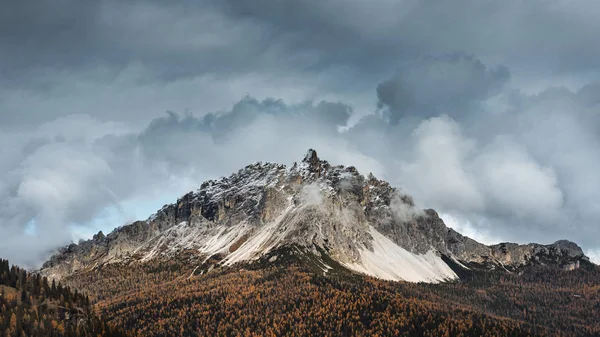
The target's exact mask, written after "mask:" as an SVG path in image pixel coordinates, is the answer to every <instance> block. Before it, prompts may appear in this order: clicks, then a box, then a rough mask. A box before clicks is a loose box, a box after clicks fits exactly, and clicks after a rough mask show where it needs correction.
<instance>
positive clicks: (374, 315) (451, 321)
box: [67, 260, 600, 336]
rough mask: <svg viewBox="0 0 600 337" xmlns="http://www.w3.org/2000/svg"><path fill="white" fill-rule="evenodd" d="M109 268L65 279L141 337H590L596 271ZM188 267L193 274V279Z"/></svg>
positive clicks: (597, 308) (164, 264)
mask: <svg viewBox="0 0 600 337" xmlns="http://www.w3.org/2000/svg"><path fill="white" fill-rule="evenodd" d="M280 262H281V263H272V264H266V265H264V264H247V265H244V266H243V267H239V266H238V267H232V268H226V269H214V270H211V271H210V272H209V271H208V269H203V268H199V269H196V268H195V267H193V266H190V265H186V264H185V263H183V262H182V261H179V262H177V261H176V260H175V261H173V260H170V261H169V260H162V261H161V260H156V261H152V262H150V263H147V264H131V265H119V264H114V265H107V266H104V267H103V268H100V269H98V270H96V271H94V272H87V273H82V274H78V275H75V276H74V277H71V278H70V279H68V280H67V282H69V283H70V284H73V285H76V286H77V287H82V288H84V289H86V290H87V291H89V292H90V294H92V295H93V296H94V297H96V298H98V300H99V302H98V306H99V310H100V311H101V312H102V315H104V316H105V317H106V318H107V319H108V320H109V322H111V323H114V324H115V325H117V326H122V327H124V328H126V329H128V330H130V331H131V333H135V334H137V335H140V336H175V335H176V336H378V335H379V336H482V335H483V336H537V335H551V336H595V335H600V321H599V320H598V319H597V318H598V317H600V281H599V280H600V272H599V270H598V267H597V266H593V265H591V264H589V265H586V266H583V267H582V268H580V269H578V270H575V271H564V270H560V269H558V268H542V267H540V268H539V269H532V270H531V271H529V272H528V273H525V274H523V275H518V274H510V273H505V272H490V271H486V272H476V271H471V272H468V273H467V274H465V275H463V277H464V279H465V281H462V282H450V283H446V284H437V285H435V284H434V285H431V284H414V283H406V282H387V281H382V280H378V279H375V278H368V277H363V276H358V275H352V274H344V273H335V270H332V271H330V272H328V273H323V272H321V273H316V272H315V271H314V270H311V269H310V268H307V266H306V264H303V263H300V262H298V261H280ZM194 270H195V272H194Z"/></svg>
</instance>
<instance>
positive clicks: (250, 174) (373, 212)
mask: <svg viewBox="0 0 600 337" xmlns="http://www.w3.org/2000/svg"><path fill="white" fill-rule="evenodd" d="M286 245H298V246H300V247H306V248H307V249H308V250H309V251H311V252H312V253H314V254H316V255H318V254H320V250H323V251H325V252H327V254H329V255H330V256H331V258H332V259H333V260H335V261H337V262H339V263H340V264H341V265H342V266H344V267H345V268H348V269H349V270H352V271H354V272H358V273H363V274H367V275H370V276H375V277H378V278H382V279H388V280H405V281H414V282H443V281H449V280H455V279H458V278H459V277H458V273H457V271H456V270H454V269H456V268H457V267H456V266H458V268H464V269H465V270H468V269H470V268H487V269H496V268H499V269H505V270H507V271H510V272H512V271H517V270H520V269H523V268H525V267H526V266H528V265H531V264H551V265H557V266H559V267H561V268H565V269H575V268H578V267H579V265H580V262H581V261H589V259H588V258H587V257H586V256H585V255H584V254H583V251H582V250H581V248H580V247H579V246H578V245H577V244H575V243H573V242H571V241H567V240H559V241H557V242H555V243H553V244H550V245H540V244H535V243H530V244H525V245H519V244H514V243H500V244H496V245H490V246H486V245H483V244H481V243H479V242H477V241H475V240H473V239H471V238H468V237H466V236H463V235H461V234H460V233H458V232H456V231H454V230H453V229H451V228H448V227H447V226H446V225H445V224H444V222H443V220H442V219H441V218H440V217H439V216H438V214H437V212H435V211H434V210H419V209H417V208H416V207H415V205H414V202H413V200H412V198H411V197H410V196H409V195H406V194H404V193H402V192H401V191H400V190H398V189H396V188H393V187H392V186H390V184H389V183H387V182H386V181H383V180H379V179H377V178H375V177H374V176H373V175H372V174H369V175H368V176H366V177H365V176H363V175H361V174H360V173H359V172H358V171H357V170H356V168H355V167H353V166H348V167H345V166H342V165H337V166H333V165H331V164H329V163H328V162H327V161H325V160H321V159H320V158H319V157H318V155H317V152H316V151H315V150H312V149H311V150H309V151H308V152H307V153H306V155H305V157H304V159H303V160H302V161H301V162H299V163H294V164H293V165H291V166H289V167H288V166H286V165H282V164H276V163H262V162H257V163H254V164H251V165H248V166H246V167H245V168H243V169H240V170H239V171H238V172H236V173H234V174H232V175H230V176H229V177H222V178H220V179H216V180H209V181H206V182H204V183H203V184H202V185H201V186H200V188H199V189H198V190H196V191H193V192H189V193H187V194H185V195H183V196H182V197H181V198H179V199H178V200H177V202H176V203H173V204H167V205H164V206H163V207H162V208H161V209H160V210H159V211H157V212H156V213H155V214H153V215H152V216H150V217H149V218H148V219H147V220H144V221H136V222H133V223H131V224H129V225H126V226H122V227H119V228H117V229H115V230H113V231H112V232H111V233H110V234H108V235H104V234H103V233H102V232H99V233H98V234H96V235H94V237H93V238H92V239H91V240H87V241H84V242H82V243H80V244H71V245H69V246H67V247H64V248H62V249H61V250H60V251H59V252H58V253H57V254H55V255H53V256H52V257H51V258H50V260H48V261H47V262H46V263H44V265H43V266H42V269H41V270H40V272H41V273H42V274H44V275H47V276H49V277H54V278H58V279H60V278H62V277H65V276H68V275H70V274H72V273H75V272H78V271H80V270H89V269H93V268H96V267H98V266H101V265H103V264H108V263H115V262H125V263H131V262H145V261H148V260H151V259H154V258H157V257H160V256H167V257H168V256H176V255H181V254H185V255H186V256H189V257H190V258H191V259H192V260H193V263H200V262H202V263H204V262H206V261H207V260H209V259H211V258H214V259H215V260H217V261H219V262H218V265H221V266H230V265H233V264H235V263H237V262H241V261H252V260H256V259H258V258H260V257H261V256H264V255H265V254H266V253H268V252H269V251H271V250H273V249H276V248H278V247H282V246H286ZM445 259H446V260H448V261H452V262H453V263H450V264H452V265H453V266H450V265H449V264H448V263H447V262H444V260H445ZM453 268H454V269H453ZM324 269H326V267H325V268H324ZM324 272H327V271H326V270H325V271H324Z"/></svg>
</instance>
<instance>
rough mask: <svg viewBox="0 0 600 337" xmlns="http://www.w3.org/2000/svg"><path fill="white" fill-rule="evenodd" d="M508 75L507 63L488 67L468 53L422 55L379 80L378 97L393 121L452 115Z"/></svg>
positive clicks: (484, 95)
mask: <svg viewBox="0 0 600 337" xmlns="http://www.w3.org/2000/svg"><path fill="white" fill-rule="evenodd" d="M509 78H510V73H509V71H508V69H507V68H506V67H504V66H499V67H496V68H488V67H486V66H485V65H484V64H483V63H481V61H480V60H478V59H476V58H474V57H473V56H469V55H462V54H453V55H448V56H444V57H424V58H422V59H419V60H418V61H416V62H412V63H409V64H406V65H405V66H403V67H402V68H400V70H399V71H398V72H397V74H396V75H395V76H393V77H392V78H390V79H388V80H386V81H384V82H383V83H381V84H379V86H377V97H378V98H379V103H380V105H381V106H382V107H385V108H386V109H387V114H388V115H389V118H390V122H391V123H393V124H395V123H397V122H398V121H399V120H400V119H401V118H402V117H405V116H410V115H416V116H418V117H421V118H429V117H433V116H438V115H440V114H448V115H451V116H452V115H454V114H461V113H467V111H469V110H472V109H469V108H470V106H471V105H473V104H476V103H477V102H479V101H481V100H484V99H486V98H488V97H489V96H490V95H492V94H493V93H495V92H498V91H499V89H501V88H502V86H503V85H504V84H505V83H506V82H507V81H508V79H509Z"/></svg>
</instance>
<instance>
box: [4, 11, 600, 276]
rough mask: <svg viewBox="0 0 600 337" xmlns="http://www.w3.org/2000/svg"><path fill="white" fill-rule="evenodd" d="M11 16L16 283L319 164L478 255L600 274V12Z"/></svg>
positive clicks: (10, 229)
mask: <svg viewBox="0 0 600 337" xmlns="http://www.w3.org/2000/svg"><path fill="white" fill-rule="evenodd" d="M0 1H1V0H0ZM2 8H3V10H2V11H1V12H0V53H1V54H2V57H0V74H1V76H0V88H1V89H2V90H0V141H1V144H3V145H2V146H1V147H0V175H1V176H2V178H1V179H0V231H1V233H2V239H1V240H0V256H3V257H7V258H10V259H12V260H14V261H15V262H17V263H22V264H25V265H28V266H35V265H36V264H37V263H39V262H40V261H41V260H43V259H44V258H45V255H46V254H47V253H48V252H49V251H51V250H52V249H53V248H55V247H56V246H58V245H61V244H64V243H67V242H68V241H69V240H71V239H72V238H73V237H77V236H79V235H82V233H83V235H87V234H88V233H91V232H93V231H96V230H98V229H103V230H107V229H111V228H114V227H116V226H118V225H122V224H123V223H124V222H126V221H131V220H134V219H135V218H136V217H146V216H148V215H150V213H151V212H152V211H154V210H155V209H157V208H159V207H160V206H162V203H164V202H169V201H173V200H174V199H175V198H176V197H177V196H178V195H181V194H183V193H185V192H187V191H188V190H190V189H193V188H196V187H197V186H199V185H200V183H201V182H202V181H203V180H204V179H207V178H214V177H217V176H220V175H227V174H229V173H230V172H232V171H236V170H237V169H239V168H240V167H242V166H244V165H245V164H247V163H250V162H254V161H257V160H270V161H278V162H283V163H291V162H292V161H294V160H299V159H300V158H301V156H302V154H303V153H304V151H305V150H306V149H307V148H309V147H314V148H316V149H317V150H319V152H320V154H321V155H322V156H323V157H325V158H326V159H328V160H330V161H331V162H334V163H340V164H347V165H355V166H357V167H358V168H359V169H360V170H361V171H363V173H368V171H372V172H373V173H375V174H376V175H378V176H381V177H383V178H385V179H388V180H389V181H390V182H391V183H392V184H394V185H395V186H397V187H400V188H402V189H404V190H406V191H407V192H408V193H410V194H412V195H413V196H414V197H415V200H416V201H417V203H418V204H419V205H421V206H422V207H431V208H436V209H437V210H439V211H440V212H442V213H443V214H445V215H446V216H447V217H448V218H449V219H450V218H451V219H452V223H453V225H455V226H456V227H458V228H464V229H465V230H467V231H468V232H469V233H472V235H474V236H475V237H476V238H478V237H479V238H486V240H487V241H517V242H529V241H539V242H542V243H547V242H552V241H554V240H557V239H562V238H566V239H571V240H574V241H576V242H578V243H579V244H581V245H582V246H583V247H584V249H585V250H586V251H587V252H588V253H589V254H592V255H593V254H599V252H600V244H599V243H598V242H597V240H596V239H595V238H597V237H600V223H599V220H598V219H600V192H599V191H600V178H599V177H600V176H599V175H598V174H597V172H599V171H600V35H598V34H597V32H598V31H600V22H599V21H598V20H597V19H596V18H597V13H600V3H598V2H597V1H594V0H582V1H577V2H571V1H542V0H532V1H520V0H507V1H502V2H492V1H475V0H459V1H454V2H447V1H442V0H428V1H420V0H395V1H391V0H377V1H371V2H365V1H354V0H352V1H341V0H327V1H295V2H285V1H271V0H261V1H252V2H239V1H213V0H208V1H197V2H193V1H180V2H163V1H153V0H148V1H139V0H132V1H113V0H106V1H94V2H89V1H73V0H58V1H52V2H49V1H44V0H34V1H28V2H23V1H2ZM167 111H172V112H169V113H166V112H167ZM171 199H172V200H171Z"/></svg>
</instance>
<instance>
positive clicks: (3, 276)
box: [0, 260, 127, 337]
mask: <svg viewBox="0 0 600 337" xmlns="http://www.w3.org/2000/svg"><path fill="white" fill-rule="evenodd" d="M92 309H93V308H92V306H91V304H90V299H89V297H88V296H87V295H83V294H82V293H80V292H78V291H77V290H72V289H71V288H69V287H65V286H63V285H62V284H60V283H58V284H57V283H56V282H54V281H52V282H48V279H47V278H45V277H41V276H40V275H39V274H30V273H28V272H27V271H25V270H24V269H21V268H18V267H16V266H10V264H9V261H7V260H0V310H1V314H0V336H2V337H5V336H6V337H21V336H22V337H26V336H32V337H38V336H39V337H42V336H56V337H60V336H90V337H91V336H93V337H97V336H115V337H119V336H127V335H126V334H125V333H123V331H122V330H121V329H115V328H113V327H112V326H111V325H110V324H106V322H105V321H103V320H101V319H99V318H98V317H97V316H96V315H95V314H94V311H93V310H92Z"/></svg>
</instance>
